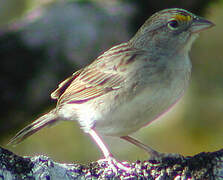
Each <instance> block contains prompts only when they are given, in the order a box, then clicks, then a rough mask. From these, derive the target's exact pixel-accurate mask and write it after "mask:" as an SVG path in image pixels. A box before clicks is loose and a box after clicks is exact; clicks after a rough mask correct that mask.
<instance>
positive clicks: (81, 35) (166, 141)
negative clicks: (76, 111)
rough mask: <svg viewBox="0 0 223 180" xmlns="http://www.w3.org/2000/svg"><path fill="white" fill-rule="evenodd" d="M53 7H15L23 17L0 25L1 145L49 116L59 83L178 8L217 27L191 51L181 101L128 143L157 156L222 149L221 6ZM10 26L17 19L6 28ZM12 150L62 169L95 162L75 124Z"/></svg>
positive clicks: (120, 147) (126, 153) (135, 152)
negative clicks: (159, 14) (158, 14)
mask: <svg viewBox="0 0 223 180" xmlns="http://www.w3.org/2000/svg"><path fill="white" fill-rule="evenodd" d="M215 1H217V0H215ZM36 2H37V1H36ZM39 2H41V3H43V2H50V1H39ZM55 2H56V3H52V4H48V6H40V4H39V5H38V3H37V4H35V5H33V4H32V5H30V7H31V8H33V7H38V8H37V9H35V8H33V9H34V11H31V10H30V9H29V8H25V9H26V10H24V9H23V8H21V7H20V6H15V5H14V6H12V7H14V8H15V9H14V12H16V11H19V12H22V13H20V14H18V15H13V18H11V17H10V18H9V19H8V20H7V19H4V20H2V21H1V20H0V25H1V24H5V23H6V24H8V26H7V28H6V26H4V28H2V29H1V28H0V59H1V61H0V84H1V88H0V102H1V108H0V113H1V120H0V132H1V136H0V137H1V139H0V140H2V144H4V143H6V142H7V141H8V139H9V137H12V136H13V134H15V129H16V130H18V129H19V128H21V127H23V126H24V124H23V123H24V122H26V123H28V122H31V121H32V120H34V119H35V118H36V117H37V116H39V114H41V113H44V112H45V111H47V110H48V109H50V107H49V106H50V104H51V106H54V105H55V102H53V101H50V92H51V91H53V90H54V89H55V88H56V86H57V84H59V82H60V81H62V80H63V79H65V78H66V77H67V76H69V75H70V74H71V73H72V72H74V71H75V70H77V69H78V68H80V67H81V66H84V65H86V64H87V63H89V62H91V61H92V60H93V59H94V58H95V57H97V56H98V55H99V54H100V53H101V52H103V51H104V50H106V49H108V48H109V47H111V46H112V45H115V44H118V43H120V42H123V41H125V40H128V39H129V38H130V35H129V34H130V33H132V32H135V30H136V29H137V28H138V27H139V26H140V25H141V24H143V22H144V20H145V19H146V18H148V17H149V16H150V15H151V14H152V13H153V12H155V11H157V10H159V9H163V8H167V7H183V8H186V9H188V10H190V11H193V12H195V13H196V14H197V13H199V14H201V13H202V15H205V16H206V17H207V18H208V19H210V20H212V21H213V22H214V23H216V25H217V26H216V27H215V28H213V29H211V30H208V31H207V32H204V33H202V34H201V37H200V39H199V40H198V41H196V43H195V45H194V47H193V48H192V53H191V58H192V61H193V72H192V80H191V84H190V88H189V89H188V91H187V93H186V95H185V97H184V98H183V100H182V101H180V103H179V104H178V105H177V106H176V107H175V108H173V110H172V111H171V112H170V113H167V114H166V115H165V116H164V118H162V119H160V120H157V121H154V122H153V123H151V124H150V126H149V127H147V128H144V129H142V130H141V131H140V132H138V133H136V135H135V136H138V137H140V139H141V140H143V142H145V143H146V144H149V145H151V146H152V147H154V148H155V149H157V150H159V151H161V152H177V153H182V154H187V155H188V154H193V153H198V152H200V151H212V150H217V149H218V148H221V147H222V137H223V135H222V128H223V122H222V116H223V111H222V110H223V101H222V98H223V78H222V76H223V64H222V62H223V53H222V45H223V43H222V42H223V39H222V38H223V36H222V32H223V23H222V18H223V17H222V11H223V4H222V2H221V1H220V2H221V3H218V4H217V5H213V2H214V1H212V0H209V1H208V0H205V1H203V0H202V1H201V0H189V1H171V0H168V1H161V0H158V1H152V0H145V1H144V0H140V1H138V0H135V1H133V0H131V1H103V0H94V1H90V0H89V1H82V0H79V1H78V2H79V3H77V1H76V0H70V1H69V3H59V2H61V1H59V0H58V1H55ZM66 2H67V1H66ZM208 2H212V5H210V4H209V3H208ZM24 3H25V1H24ZM21 6H22V3H21ZM24 7H29V6H28V5H27V6H25V5H24ZM17 8H18V9H17ZM22 9H23V10H22ZM10 11H11V10H10ZM29 11H30V13H29V14H27V15H26V16H24V14H25V12H29ZM12 14H13V13H12ZM21 17H23V18H21ZM12 19H16V21H14V22H13V24H11V22H12ZM9 22H10V23H9ZM130 27H132V28H130ZM106 139H107V138H106ZM113 139H114V140H115V143H114V142H113ZM107 140H108V141H106V142H108V144H110V145H109V147H111V150H112V152H113V153H114V154H115V155H118V156H119V157H121V159H125V160H130V159H137V158H140V159H143V158H144V159H145V158H146V157H147V155H146V154H145V153H144V152H142V151H141V150H139V149H138V148H136V147H134V146H132V145H129V144H127V143H125V142H123V141H117V138H112V139H111V138H109V139H107ZM10 148H11V147H10ZM11 150H12V151H14V152H15V153H18V154H21V155H32V154H37V153H38V154H47V155H48V156H51V157H52V158H54V159H56V160H59V161H67V162H72V161H74V160H79V161H82V162H85V161H90V160H96V159H98V157H99V155H100V152H99V151H98V148H97V147H96V146H95V145H94V143H93V142H92V141H91V139H90V138H89V137H88V136H87V135H85V134H84V133H83V132H82V130H81V129H80V128H79V125H78V123H73V122H64V123H61V124H59V125H58V126H56V127H53V128H50V129H44V130H42V131H40V132H39V133H38V134H36V135H33V136H32V137H30V138H29V139H27V140H26V141H25V142H24V143H22V144H20V145H18V146H17V147H16V148H11ZM96 154H97V155H96Z"/></svg>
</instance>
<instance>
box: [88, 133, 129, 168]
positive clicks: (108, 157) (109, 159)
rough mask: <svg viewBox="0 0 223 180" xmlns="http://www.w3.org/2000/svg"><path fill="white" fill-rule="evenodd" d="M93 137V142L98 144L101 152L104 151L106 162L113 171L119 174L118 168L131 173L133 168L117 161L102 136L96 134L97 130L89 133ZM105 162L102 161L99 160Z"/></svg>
mask: <svg viewBox="0 0 223 180" xmlns="http://www.w3.org/2000/svg"><path fill="white" fill-rule="evenodd" d="M88 133H89V134H90V135H91V137H92V138H93V140H94V141H95V142H96V144H97V145H98V147H99V148H100V150H101V151H102V153H103V155H104V157H105V161H107V162H108V164H109V165H110V166H111V168H112V169H113V171H115V172H117V168H119V169H122V170H124V171H130V170H131V168H129V167H127V166H125V165H123V164H122V163H121V162H119V161H117V160H116V159H115V158H114V157H113V156H112V154H111V152H110V151H109V150H108V148H107V147H106V145H105V143H104V142H103V140H102V139H101V138H100V136H99V135H98V134H97V133H96V131H95V130H93V129H91V130H90V131H89V132H88ZM100 161H103V159H102V160H99V162H100Z"/></svg>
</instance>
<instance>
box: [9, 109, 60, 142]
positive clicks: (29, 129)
mask: <svg viewBox="0 0 223 180" xmlns="http://www.w3.org/2000/svg"><path fill="white" fill-rule="evenodd" d="M55 111H56V109H53V110H52V111H50V112H49V113H47V114H45V115H43V116H41V117H40V118H38V119H37V120H35V121H34V122H33V123H31V124H29V125H28V126H26V127H25V128H23V129H22V130H21V131H19V132H18V133H17V134H16V135H15V136H14V137H13V138H12V139H11V140H10V141H9V143H8V144H7V145H16V144H18V143H20V142H21V141H23V140H24V139H26V138H27V137H29V136H31V135H32V134H34V133H35V132H37V131H39V130H40V129H42V128H43V127H45V126H49V125H53V124H54V123H55V122H56V121H57V120H58V116H57V114H56V112H55Z"/></svg>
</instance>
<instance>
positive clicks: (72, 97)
mask: <svg viewBox="0 0 223 180" xmlns="http://www.w3.org/2000/svg"><path fill="white" fill-rule="evenodd" d="M119 47H120V48H122V50H120V48H119ZM140 54H142V51H137V50H136V49H133V48H132V49H131V48H129V46H127V44H126V43H124V44H121V45H119V46H117V47H115V48H114V47H113V48H111V49H110V50H109V51H107V52H105V53H104V54H102V55H101V56H99V57H98V58H97V59H96V60H95V61H94V62H93V63H92V64H90V65H89V66H87V67H85V68H84V69H81V70H79V71H77V72H76V73H74V74H73V75H72V76H71V77H69V78H68V79H66V80H65V81H64V82H62V83H61V84H60V85H59V87H58V89H56V90H55V91H54V92H53V93H52V94H51V97H52V98H57V99H58V104H64V103H76V104H79V103H83V102H86V101H88V100H90V99H93V98H95V97H98V96H101V95H104V94H106V93H108V92H110V91H113V90H117V89H118V88H120V87H121V86H122V85H123V84H124V82H125V79H126V75H125V69H126V66H128V65H129V64H131V63H132V62H134V59H135V57H136V55H140ZM102 59H103V61H102ZM123 67H124V68H123Z"/></svg>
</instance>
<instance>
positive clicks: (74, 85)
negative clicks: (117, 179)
mask: <svg viewBox="0 0 223 180" xmlns="http://www.w3.org/2000/svg"><path fill="white" fill-rule="evenodd" d="M212 26H214V24H213V23H212V22H210V21H208V20H206V19H204V18H202V17H199V16H196V15H195V14H193V13H191V12H188V11H186V10H184V9H179V8H171V9H164V10H162V11H159V12H157V13H155V14H154V15H152V16H151V17H150V18H149V19H148V20H147V21H146V22H145V23H144V24H143V25H142V27H141V28H140V29H139V30H138V32H137V33H136V34H135V36H134V37H133V38H132V39H130V40H129V41H127V42H124V43H122V44H120V45H117V46H114V47H112V48H111V49H109V50H107V51H106V52H104V53H103V54H102V55H100V56H99V57H98V58H97V59H95V60H94V61H93V62H92V63H91V64H89V65H88V66H86V67H84V68H82V69H80V70H78V71H77V72H75V73H73V74H72V75H71V76H70V77H69V78H67V79H66V80H65V81H63V82H62V83H61V84H59V87H58V88H57V89H56V90H55V91H54V92H53V93H52V94H51V97H52V99H56V100H57V106H56V107H55V108H54V109H53V110H51V111H50V112H49V113H47V114H45V115H43V116H42V117H40V118H38V119H37V120H35V121H34V122H33V123H31V124H30V125H28V126H27V127H25V128H24V129H22V130H21V131H20V132H18V133H17V134H16V135H15V137H14V138H12V139H11V141H10V143H9V144H17V143H19V142H21V141H22V140H24V139H25V138H27V137H28V136H30V135H32V134H33V133H35V132H37V131H38V130H40V129H41V128H43V127H46V126H49V125H52V124H54V123H56V122H58V121H77V122H79V124H80V127H81V128H82V129H83V131H84V132H85V133H88V134H89V135H90V136H91V137H92V139H93V140H94V141H95V142H96V144H97V145H98V147H99V148H100V150H101V151H102V153H103V155H104V157H105V159H106V160H107V161H108V162H109V163H110V164H111V165H114V166H115V167H117V168H122V169H124V170H125V169H127V168H126V167H125V166H124V165H123V164H122V163H120V162H118V161H117V160H116V159H115V158H114V157H113V156H112V153H111V152H110V151H109V149H108V148H107V146H106V144H105V143H104V142H103V140H102V138H101V137H100V136H99V134H102V135H107V136H115V137H120V138H122V139H124V140H127V141H128V142H130V143H132V144H135V145H136V146H138V147H140V148H142V149H144V150H146V151H147V152H149V153H150V154H151V155H155V156H156V155H158V154H159V153H158V152H156V151H155V150H153V149H152V148H150V147H149V146H147V145H145V144H143V143H141V142H140V141H138V140H136V139H134V138H132V137H131V136H129V135H130V134H131V133H133V132H136V131H137V130H139V129H140V128H142V127H144V126H146V125H148V124H149V123H150V122H152V121H153V120H155V119H157V118H158V117H159V116H160V115H162V114H163V113H165V112H166V111H167V110H169V109H170V108H171V107H172V106H173V105H174V104H175V103H176V102H177V101H178V100H179V99H180V98H181V97H182V96H183V94H184V92H185V90H186V88H187V86H188V84H189V78H190V74H191V62H190V58H189V51H190V49H191V46H192V43H193V42H194V40H195V39H196V38H197V37H198V34H199V33H200V32H201V31H204V30H206V29H208V28H210V27H212Z"/></svg>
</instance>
